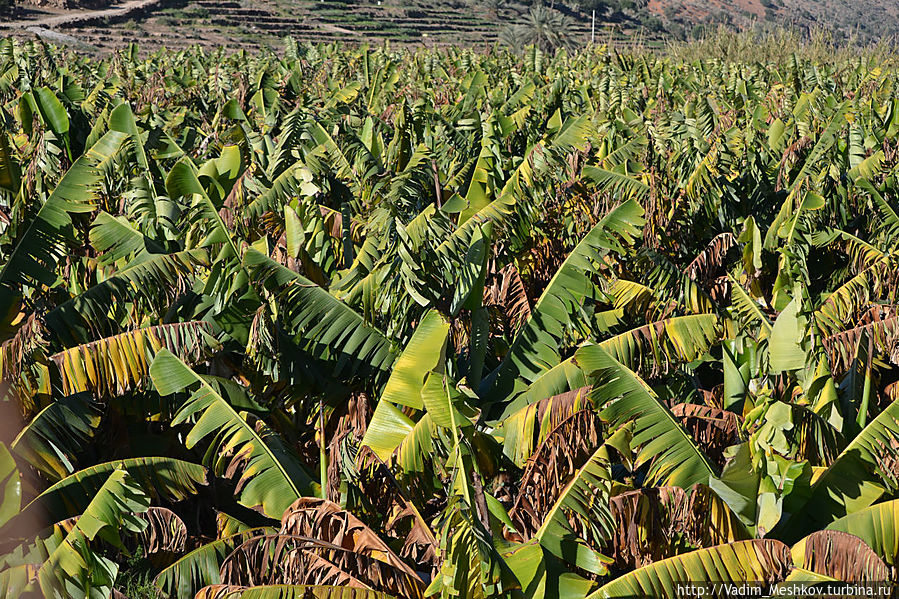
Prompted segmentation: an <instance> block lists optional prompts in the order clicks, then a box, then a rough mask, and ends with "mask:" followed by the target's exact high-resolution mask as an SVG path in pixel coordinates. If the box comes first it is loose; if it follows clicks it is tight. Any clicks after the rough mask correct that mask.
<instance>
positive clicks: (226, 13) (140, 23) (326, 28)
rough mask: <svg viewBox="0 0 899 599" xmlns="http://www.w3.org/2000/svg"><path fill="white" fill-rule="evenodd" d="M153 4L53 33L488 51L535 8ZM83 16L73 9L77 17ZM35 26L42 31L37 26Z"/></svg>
mask: <svg viewBox="0 0 899 599" xmlns="http://www.w3.org/2000/svg"><path fill="white" fill-rule="evenodd" d="M148 1H150V0H148ZM152 2H153V4H152V7H150V8H149V9H147V10H143V11H138V12H137V13H129V14H126V15H123V16H121V17H112V18H109V17H103V18H96V19H85V18H81V17H79V19H78V20H76V21H75V22H72V23H57V22H54V27H53V28H52V29H53V31H55V32H57V33H59V34H62V35H64V36H68V38H71V39H75V40H78V42H79V43H81V44H84V45H85V46H84V47H85V48H91V49H95V50H97V51H101V52H103V51H109V50H112V49H115V48H121V47H124V46H127V45H128V44H129V43H132V42H136V43H138V44H140V46H141V47H142V48H145V49H148V50H153V49H156V48H160V47H166V48H173V49H177V48H184V47H187V46H189V45H193V44H199V45H203V46H207V47H219V46H223V45H224V46H227V47H228V48H229V49H232V50H233V49H241V48H244V49H249V50H252V49H255V48H259V47H280V46H281V44H282V40H283V38H284V37H285V36H287V35H290V36H293V37H294V38H295V39H296V40H297V41H299V42H350V43H365V42H375V43H377V42H381V41H385V40H389V41H391V42H392V43H399V44H404V45H425V46H431V45H443V44H450V43H452V44H462V45H469V46H476V47H485V46H488V45H491V44H493V43H494V42H496V40H497V37H498V35H499V33H500V31H501V30H502V28H503V27H504V26H505V25H507V24H509V23H512V22H515V21H516V20H518V19H519V18H520V17H521V15H522V14H524V13H525V12H526V11H527V6H526V5H524V4H517V3H506V4H502V5H499V6H491V7H490V8H484V7H483V6H481V5H475V4H473V3H470V2H465V1H462V0H450V1H446V0H417V1H413V2H405V3H402V4H400V3H399V2H397V1H396V0H390V1H381V2H378V1H377V0H375V1H373V2H354V1H352V0H262V1H251V0H194V1H192V2H183V1H181V2H179V1H178V0H174V1H173V0H152ZM557 8H560V9H562V10H563V11H564V12H565V14H567V16H568V17H569V18H570V19H571V23H572V33H573V35H574V38H575V41H576V42H582V43H584V44H586V43H588V41H589V40H590V26H591V23H590V18H589V17H588V15H587V14H586V13H583V12H578V11H573V10H571V9H569V8H567V7H564V6H561V5H560V6H558V7H557ZM83 12H84V11H73V14H81V13H83ZM46 14H47V13H45V12H40V11H32V12H31V13H30V14H29V15H28V17H27V18H26V19H25V20H26V21H27V22H34V23H39V21H40V19H41V16H42V15H46ZM51 16H52V15H51ZM28 19H30V21H29V20H28ZM618 20H619V21H621V19H618ZM26 25H27V23H26ZM619 25H621V23H619ZM623 25H624V27H623V28H622V27H621V26H619V27H617V29H616V31H617V35H618V36H619V37H621V36H622V35H624V36H631V35H633V34H635V33H637V32H638V31H639V26H638V25H637V24H636V23H626V22H625V23H623ZM21 29H22V31H20V32H19V33H20V34H24V35H29V34H30V33H29V32H28V31H27V29H26V28H25V27H22V28H21ZM30 29H32V30H34V27H31V28H30ZM606 31H607V29H606V26H605V25H604V23H603V22H600V23H599V25H598V34H599V35H601V36H606V35H607V33H606ZM32 32H33V31H32ZM71 39H69V41H71ZM603 39H605V38H603ZM62 41H65V40H62Z"/></svg>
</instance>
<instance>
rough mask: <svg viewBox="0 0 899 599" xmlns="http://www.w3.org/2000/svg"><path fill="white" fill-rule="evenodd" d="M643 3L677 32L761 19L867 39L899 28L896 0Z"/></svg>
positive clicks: (744, 24)
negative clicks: (857, 0)
mask: <svg viewBox="0 0 899 599" xmlns="http://www.w3.org/2000/svg"><path fill="white" fill-rule="evenodd" d="M645 7H646V11H647V12H648V13H650V14H651V15H653V16H655V17H657V18H659V19H660V20H662V22H663V23H664V26H665V28H666V29H668V30H669V32H670V33H673V34H678V33H682V32H685V31H687V30H689V29H691V28H693V27H695V26H697V25H704V24H713V25H717V24H726V25H731V26H734V27H736V28H745V27H749V26H751V25H753V24H757V23H771V24H777V25H795V26H799V27H801V28H808V27H821V28H824V29H827V30H831V31H833V32H834V33H835V34H837V35H839V36H849V35H853V34H856V35H858V36H859V37H861V38H862V39H865V40H872V39H874V38H880V37H883V36H891V35H895V34H896V33H897V31H899V2H895V1H894V0H868V1H865V2H848V1H847V0H649V1H648V3H646V5H645Z"/></svg>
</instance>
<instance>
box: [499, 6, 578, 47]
mask: <svg viewBox="0 0 899 599" xmlns="http://www.w3.org/2000/svg"><path fill="white" fill-rule="evenodd" d="M572 27H573V23H572V21H571V19H570V18H569V17H567V16H565V15H563V14H562V13H561V12H559V11H557V10H554V9H552V8H547V7H545V6H544V5H543V4H539V3H538V4H535V5H534V6H532V7H531V8H529V9H528V12H527V14H526V15H524V16H523V17H522V18H521V19H520V20H519V21H518V22H517V23H515V24H514V25H510V26H507V27H506V28H504V29H503V30H502V31H501V32H500V41H501V42H502V43H503V44H505V45H507V46H510V47H511V48H514V49H516V50H521V49H523V48H525V47H527V46H536V47H538V48H540V49H541V50H542V51H544V52H554V51H555V50H557V49H559V48H569V49H570V48H573V47H574V46H575V40H574V34H573V33H572V31H571V29H572Z"/></svg>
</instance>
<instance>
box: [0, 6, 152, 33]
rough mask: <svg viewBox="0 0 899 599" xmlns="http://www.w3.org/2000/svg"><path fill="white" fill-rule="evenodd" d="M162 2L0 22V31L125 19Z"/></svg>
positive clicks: (48, 27)
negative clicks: (116, 18)
mask: <svg viewBox="0 0 899 599" xmlns="http://www.w3.org/2000/svg"><path fill="white" fill-rule="evenodd" d="M161 2H162V0H128V2H125V3H123V4H119V5H118V6H113V7H111V8H103V9H100V10H85V11H81V12H72V13H67V14H61V15H53V16H48V17H42V18H39V19H29V20H22V21H8V22H5V23H3V22H0V29H27V28H29V27H40V28H46V29H50V28H53V27H59V26H63V25H72V24H74V23H80V22H82V21H91V20H93V19H105V18H109V17H126V16H128V15H130V14H131V13H135V12H139V11H143V10H146V9H148V8H152V7H154V6H155V5H157V4H160V3H161Z"/></svg>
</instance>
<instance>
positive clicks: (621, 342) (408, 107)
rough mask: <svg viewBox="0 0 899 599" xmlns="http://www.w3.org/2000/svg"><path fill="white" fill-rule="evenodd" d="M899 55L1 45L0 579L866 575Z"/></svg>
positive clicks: (645, 587) (560, 579)
mask: <svg viewBox="0 0 899 599" xmlns="http://www.w3.org/2000/svg"><path fill="white" fill-rule="evenodd" d="M897 73H899V71H897V68H896V65H895V63H893V62H892V61H891V60H883V59H882V58H878V59H876V60H875V59H874V58H872V57H870V56H866V55H864V54H861V55H859V56H856V57H846V58H841V59H840V60H830V61H828V60H821V61H818V62H815V63H813V62H810V61H808V60H807V59H804V58H802V57H801V56H800V55H798V54H795V53H794V54H787V55H785V57H784V58H783V60H781V61H779V62H771V63H768V64H759V63H750V62H748V61H747V62H743V63H739V62H726V63H725V62H721V61H719V60H716V59H713V58H710V59H708V60H705V61H702V62H700V61H697V62H693V63H688V62H684V61H682V60H678V59H676V58H674V57H672V56H664V55H620V54H617V53H614V52H613V53H607V52H606V51H605V50H603V49H602V48H597V49H594V50H591V51H589V52H585V53H580V54H567V53H565V52H560V53H559V54H557V55H556V56H555V57H549V56H546V55H544V54H542V53H541V52H540V51H539V50H535V49H533V48H532V49H531V50H530V51H528V52H527V53H526V54H525V55H524V56H523V57H516V56H514V55H511V54H505V53H491V54H478V53H473V52H470V51H467V50H463V49H449V50H441V51H417V52H409V51H401V52H400V51H390V50H387V49H384V48H381V49H369V48H361V49H356V50H348V49H339V48H335V47H326V46H319V47H311V46H309V47H298V46H297V45H296V44H294V43H293V42H290V41H289V42H288V44H287V48H286V51H285V53H284V54H283V56H275V55H260V56H248V55H244V54H233V55H230V56H225V55H222V54H216V55H208V54H204V53H203V52H202V51H199V50H193V51H190V52H187V53H161V54H157V55H154V56H152V57H149V58H145V59H141V58H138V57H137V52H136V51H135V49H133V48H132V50H131V51H129V52H122V53H119V54H117V55H115V56H114V57H112V58H110V59H108V60H102V61H98V60H92V59H84V58H79V57H76V56H72V55H65V54H63V53H61V52H59V51H57V50H54V49H50V48H47V47H44V46H42V45H39V44H24V45H20V44H18V43H13V42H10V41H4V42H2V43H0V118H2V131H0V262H2V264H3V266H2V270H0V316H2V323H0V327H2V331H3V333H2V334H3V339H4V340H5V341H4V342H3V345H2V356H0V367H2V381H3V387H2V388H3V393H4V398H3V399H4V401H3V402H0V406H2V408H3V415H4V417H3V418H2V425H0V426H2V430H3V431H4V438H3V440H4V442H3V443H2V444H0V538H2V543H0V544H2V547H0V555H2V558H0V589H2V595H3V596H5V597H18V596H28V595H29V594H30V595H31V596H41V595H43V596H46V597H83V596H87V595H89V596H90V597H106V596H110V595H112V594H116V593H118V592H123V593H125V594H127V595H128V596H131V597H137V596H153V595H154V594H155V593H156V592H158V593H161V594H162V595H164V596H171V597H186V598H190V597H194V596H197V597H203V598H206V599H211V598H216V599H221V598H224V597H229V598H230V597H234V598H236V597H246V598H247V599H249V598H250V597H254V598H262V597H283V598H287V597H313V596H314V597H347V598H349V597H383V596H392V597H399V598H407V597H422V596H441V597H497V596H509V597H515V596H519V597H521V596H527V597H544V596H546V597H583V596H586V595H590V596H592V597H628V596H633V595H636V594H640V593H645V594H649V595H652V596H658V597H671V596H673V594H674V593H675V590H674V587H673V583H674V582H676V581H678V580H692V581H697V580H699V581H701V580H712V581H728V580H746V579H750V580H760V581H766V582H769V583H778V582H780V581H783V580H786V579H790V580H827V579H840V580H850V581H869V580H883V579H885V578H887V577H888V576H889V575H890V572H892V571H894V570H892V569H891V568H893V567H894V566H896V565H897V559H899V529H897V527H899V499H897V490H899V482H897V481H899V469H897V449H899V384H897V380H899V368H897V363H899V313H897V306H896V293H897V285H899V270H897V261H899V251H897V247H899V246H897V240H899V201H897V181H896V172H897V165H899V144H897V134H899V81H897ZM250 589H251V590H250Z"/></svg>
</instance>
